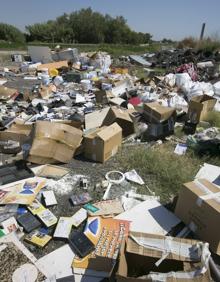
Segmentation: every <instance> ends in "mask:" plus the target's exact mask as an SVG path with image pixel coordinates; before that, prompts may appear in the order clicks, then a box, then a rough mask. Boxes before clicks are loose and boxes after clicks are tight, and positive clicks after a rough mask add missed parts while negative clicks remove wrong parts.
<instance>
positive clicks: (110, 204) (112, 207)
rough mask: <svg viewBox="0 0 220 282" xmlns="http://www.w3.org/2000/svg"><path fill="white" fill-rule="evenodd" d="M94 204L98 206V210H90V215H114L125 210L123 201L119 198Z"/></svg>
mask: <svg viewBox="0 0 220 282" xmlns="http://www.w3.org/2000/svg"><path fill="white" fill-rule="evenodd" d="M93 205H94V206H95V207H96V208H98V210H97V211H95V212H91V211H88V214H89V215H90V216H102V217H113V216H114V215H117V214H120V213H122V212H124V209H123V207H122V204H121V201H120V200H117V199H116V200H107V201H101V202H97V203H94V204H93Z"/></svg>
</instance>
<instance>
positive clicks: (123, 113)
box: [102, 106, 134, 137]
mask: <svg viewBox="0 0 220 282" xmlns="http://www.w3.org/2000/svg"><path fill="white" fill-rule="evenodd" d="M114 122H117V124H118V125H119V126H120V127H121V128H122V134H123V137H127V136H128V135H130V134H133V133H134V122H133V120H132V119H131V117H130V115H129V111H128V110H127V109H122V108H118V107H116V106H114V107H111V108H110V109H109V111H108V113H107V115H106V117H105V119H104V120H103V123H102V126H105V125H106V126H108V125H111V124H112V123H114Z"/></svg>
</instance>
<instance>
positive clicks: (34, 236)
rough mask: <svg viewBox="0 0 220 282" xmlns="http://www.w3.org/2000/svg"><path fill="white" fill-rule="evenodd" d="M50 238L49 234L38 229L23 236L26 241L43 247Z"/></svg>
mask: <svg viewBox="0 0 220 282" xmlns="http://www.w3.org/2000/svg"><path fill="white" fill-rule="evenodd" d="M51 239H52V237H51V236H49V235H47V234H45V233H42V232H41V231H39V230H34V231H32V232H31V233H29V234H28V235H27V236H25V238H24V240H25V241H26V242H28V243H30V244H33V245H35V246H38V247H41V248H43V247H45V246H46V245H47V244H48V243H49V242H50V240H51Z"/></svg>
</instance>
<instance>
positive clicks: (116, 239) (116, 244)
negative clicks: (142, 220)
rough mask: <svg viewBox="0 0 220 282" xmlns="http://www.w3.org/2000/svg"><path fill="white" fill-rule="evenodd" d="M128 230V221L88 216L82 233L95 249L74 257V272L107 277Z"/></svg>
mask: <svg viewBox="0 0 220 282" xmlns="http://www.w3.org/2000/svg"><path fill="white" fill-rule="evenodd" d="M128 230H129V222H128V221H124V220H116V219H111V218H108V219H104V218H101V217H91V218H89V219H88V221H87V225H86V227H85V230H84V234H85V235H86V236H87V237H88V239H89V240H90V241H91V242H92V243H93V244H94V245H95V251H94V252H92V253H91V254H89V255H88V256H87V257H85V258H83V259H81V258H79V257H75V258H74V260H73V264H72V267H73V268H74V273H78V274H84V273H86V274H88V275H91V276H98V277H109V276H110V275H111V273H112V271H113V268H114V266H115V264H116V261H117V257H118V254H119V249H120V245H121V243H122V241H123V239H124V238H126V237H127V236H128ZM95 272H96V273H95Z"/></svg>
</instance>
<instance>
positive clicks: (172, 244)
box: [126, 232, 202, 262]
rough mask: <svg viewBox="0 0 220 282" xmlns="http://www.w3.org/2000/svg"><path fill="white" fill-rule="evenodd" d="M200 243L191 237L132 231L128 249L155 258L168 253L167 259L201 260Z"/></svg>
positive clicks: (130, 251)
mask: <svg viewBox="0 0 220 282" xmlns="http://www.w3.org/2000/svg"><path fill="white" fill-rule="evenodd" d="M135 240H138V242H140V244H138V243H137V241H135ZM198 243H199V241H196V240H191V239H184V238H175V237H170V236H162V235H156V234H147V233H139V232H130V236H129V238H128V241H127V247H126V251H127V252H129V253H134V254H139V255H142V256H147V257H154V258H161V257H162V256H163V255H164V254H166V259H172V260H178V261H193V262H195V261H197V262H198V261H200V260H201V254H200V252H199V251H198V250H199V249H198V246H199V245H198ZM142 244H143V245H142ZM201 244H202V243H201Z"/></svg>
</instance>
